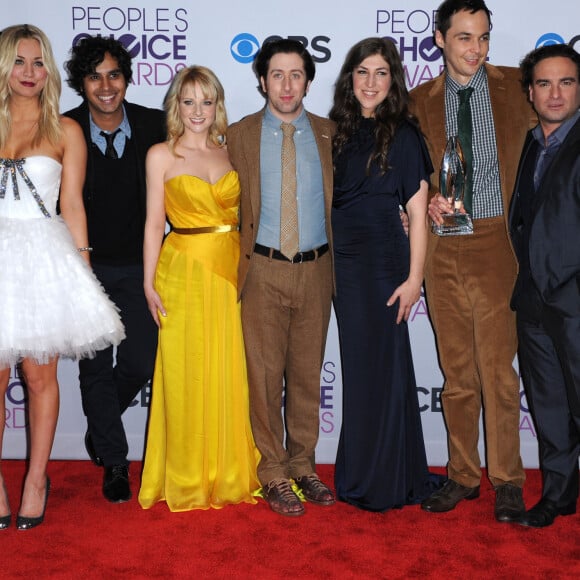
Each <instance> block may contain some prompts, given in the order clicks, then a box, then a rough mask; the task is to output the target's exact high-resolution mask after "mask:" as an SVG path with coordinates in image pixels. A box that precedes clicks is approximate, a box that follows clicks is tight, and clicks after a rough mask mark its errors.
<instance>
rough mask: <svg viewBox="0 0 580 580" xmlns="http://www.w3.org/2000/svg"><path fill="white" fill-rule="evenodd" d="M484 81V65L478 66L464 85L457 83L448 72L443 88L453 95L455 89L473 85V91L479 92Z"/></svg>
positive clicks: (485, 76) (485, 75)
mask: <svg viewBox="0 0 580 580" xmlns="http://www.w3.org/2000/svg"><path fill="white" fill-rule="evenodd" d="M486 82H487V72H486V71H485V67H484V66H480V67H479V69H478V71H477V72H476V73H475V74H474V75H473V76H472V77H471V78H470V79H469V82H468V83H467V84H466V85H461V84H459V83H458V82H457V81H456V80H455V79H453V78H451V75H450V74H447V75H445V88H446V90H447V91H448V92H451V93H453V94H454V95H456V94H457V91H460V90H461V89H466V88H467V87H473V91H474V92H479V91H481V90H483V88H484V86H485V83H486Z"/></svg>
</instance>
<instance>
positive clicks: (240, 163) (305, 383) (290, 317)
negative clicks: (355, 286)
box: [228, 40, 334, 516]
mask: <svg viewBox="0 0 580 580" xmlns="http://www.w3.org/2000/svg"><path fill="white" fill-rule="evenodd" d="M255 70H256V73H257V77H258V80H259V82H260V86H261V89H262V92H263V94H264V96H265V97H266V99H267V104H266V107H265V108H264V109H263V110H261V111H259V112H257V113H255V114H253V115H250V116H248V117H246V118H244V119H242V120H241V121H240V122H238V123H235V124H233V125H232V126H231V127H230V128H229V129H228V150H229V153H230V157H231V160H232V163H233V165H234V167H235V168H236V170H237V171H238V173H239V176H240V182H241V188H242V193H241V195H242V197H241V210H240V211H241V251H240V265H239V271H238V292H239V296H241V301H242V325H243V331H244V341H245V344H246V357H247V361H248V378H249V388H250V416H251V421H252V431H253V433H254V438H255V441H256V445H257V447H258V449H259V450H260V453H261V455H262V459H261V461H260V464H259V466H258V477H259V478H260V481H261V483H262V485H263V494H264V497H265V499H266V501H267V502H268V504H269V505H270V507H271V509H272V510H274V511H275V512H276V513H279V514H282V515H285V516H300V515H302V514H303V513H304V507H303V505H302V502H301V501H300V499H299V498H298V496H297V495H296V493H295V492H294V491H293V489H292V482H291V479H293V480H294V481H295V482H296V483H297V485H298V486H299V487H300V488H301V490H302V493H303V495H304V496H305V498H306V499H307V500H308V501H312V502H314V503H317V504H319V505H330V504H332V503H334V496H333V494H332V492H331V491H330V489H329V488H328V487H327V486H326V485H325V484H324V483H322V482H321V481H320V479H319V478H318V476H317V475H316V472H315V461H314V450H315V447H316V443H317V441H318V430H319V405H320V369H321V365H322V361H323V357H324V349H325V343H326V333H327V330H328V322H329V319H330V307H331V299H332V290H333V282H332V281H333V274H332V237H331V232H330V210H331V203H332V136H333V133H334V125H333V123H332V122H331V121H329V120H327V119H323V118H321V117H317V116H316V115H312V114H311V113H308V112H306V110H305V109H304V106H303V103H302V101H303V98H304V96H305V95H306V93H307V92H308V89H309V87H310V83H311V81H312V79H313V78H314V62H313V61H312V57H311V56H310V54H309V53H308V51H307V50H306V49H305V48H304V46H303V45H302V44H301V43H300V42H297V41H293V40H279V41H275V42H270V43H267V44H265V45H264V46H263V47H262V49H261V51H260V52H259V53H258V55H257V57H256V61H255ZM288 132H289V134H290V138H289V141H290V142H292V141H293V143H294V146H293V149H295V152H294V154H293V160H292V163H289V162H288V161H285V163H284V164H283V163H282V161H281V159H284V158H285V155H284V150H285V145H284V143H285V142H286V143H288V141H286V137H285V136H283V134H284V133H288ZM292 135H293V136H292ZM283 165H284V167H283ZM289 166H290V167H291V169H288V167H289ZM285 168H286V169H285ZM289 186H291V187H289ZM288 189H292V190H293V193H292V195H291V196H289V197H287V195H286V194H287V193H288ZM282 191H284V192H286V193H282ZM290 198H292V201H293V205H294V207H295V210H294V221H293V223H294V225H293V226H289V223H290V220H286V219H285V217H284V216H285V210H284V209H283V208H282V205H283V203H282V200H283V199H284V200H287V201H289V200H290ZM290 234H293V235H292V236H291V235H290ZM282 238H284V239H282ZM292 238H293V239H294V241H293V244H291V245H292V246H293V248H292V249H290V250H289V249H286V245H290V244H289V241H290V240H291V239H292ZM284 377H285V379H286V389H285V394H284V400H285V414H284V417H285V420H286V421H285V426H284V422H283V420H282V399H283V385H284ZM284 427H285V430H284ZM284 431H285V432H286V443H285V444H284Z"/></svg>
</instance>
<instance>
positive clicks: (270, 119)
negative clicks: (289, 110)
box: [264, 105, 308, 133]
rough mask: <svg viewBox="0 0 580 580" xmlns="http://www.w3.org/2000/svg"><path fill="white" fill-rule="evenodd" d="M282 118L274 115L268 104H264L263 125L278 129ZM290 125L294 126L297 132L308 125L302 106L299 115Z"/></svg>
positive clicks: (273, 129) (274, 129)
mask: <svg viewBox="0 0 580 580" xmlns="http://www.w3.org/2000/svg"><path fill="white" fill-rule="evenodd" d="M282 122H283V121H282V120H281V119H280V118H279V117H276V115H274V113H272V111H271V110H270V105H266V110H265V111H264V126H265V127H267V128H268V129H270V130H272V131H279V130H280V125H281V124H282ZM292 125H294V127H296V131H297V132H298V133H299V132H300V131H303V130H304V129H306V128H307V127H308V117H307V116H306V109H305V108H304V107H302V111H301V112H300V115H298V117H296V119H294V120H293V121H292Z"/></svg>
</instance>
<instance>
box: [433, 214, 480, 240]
mask: <svg viewBox="0 0 580 580" xmlns="http://www.w3.org/2000/svg"><path fill="white" fill-rule="evenodd" d="M441 217H442V218H443V223H442V224H441V225H437V224H433V225H432V226H431V231H432V232H433V233H434V234H437V235H438V236H468V235H470V234H472V233H473V222H472V221H471V216H470V215H469V214H468V213H451V214H444V215H443V216H441Z"/></svg>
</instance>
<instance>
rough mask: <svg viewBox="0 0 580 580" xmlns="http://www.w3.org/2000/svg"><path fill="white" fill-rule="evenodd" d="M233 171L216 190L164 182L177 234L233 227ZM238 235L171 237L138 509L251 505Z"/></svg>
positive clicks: (159, 284)
mask: <svg viewBox="0 0 580 580" xmlns="http://www.w3.org/2000/svg"><path fill="white" fill-rule="evenodd" d="M239 198H240V184H239V180H238V175H237V173H236V172H235V171H230V172H228V173H226V174H225V175H223V176H222V177H221V179H219V180H218V181H217V183H215V184H210V183H207V182H206V181H204V180H202V179H200V178H198V177H194V176H191V175H179V176H177V177H174V178H172V179H170V180H169V181H167V182H166V183H165V210H166V212H167V216H168V218H169V221H170V222H171V224H172V225H173V226H174V227H177V228H200V227H208V226H217V225H224V224H226V225H237V223H238V206H239ZM239 252H240V246H239V233H238V232H237V231H231V232H225V233H203V234H189V235H183V234H176V233H170V234H169V235H168V236H167V237H166V239H165V241H164V243H163V246H162V249H161V254H160V257H159V263H158V265H157V271H156V275H155V287H156V289H157V291H158V293H159V295H160V296H161V300H162V301H163V304H164V306H165V309H166V312H167V317H160V318H161V328H160V331H159V346H158V349H157V359H156V363H155V374H154V377H153V386H152V399H151V408H150V413H149V427H148V435H147V446H146V450H145V462H144V466H143V475H142V481H141V489H140V491H139V503H140V504H141V506H142V507H143V508H150V507H151V506H152V505H153V504H155V503H156V502H159V501H165V502H166V503H167V505H168V507H169V509H170V510H171V511H186V510H191V509H208V508H210V507H211V508H221V507H223V506H224V505H226V504H236V503H240V502H246V503H256V500H255V499H254V495H253V494H254V492H255V491H256V490H258V489H259V488H260V483H259V481H258V477H257V475H256V466H257V463H258V461H259V452H258V451H257V449H256V446H255V444H254V439H253V437H252V432H251V428H250V419H249V408H248V407H249V402H248V383H247V376H246V361H245V354H244V343H243V338H242V328H241V318H240V305H239V303H238V302H237V297H236V295H237V267H238V259H239Z"/></svg>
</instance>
